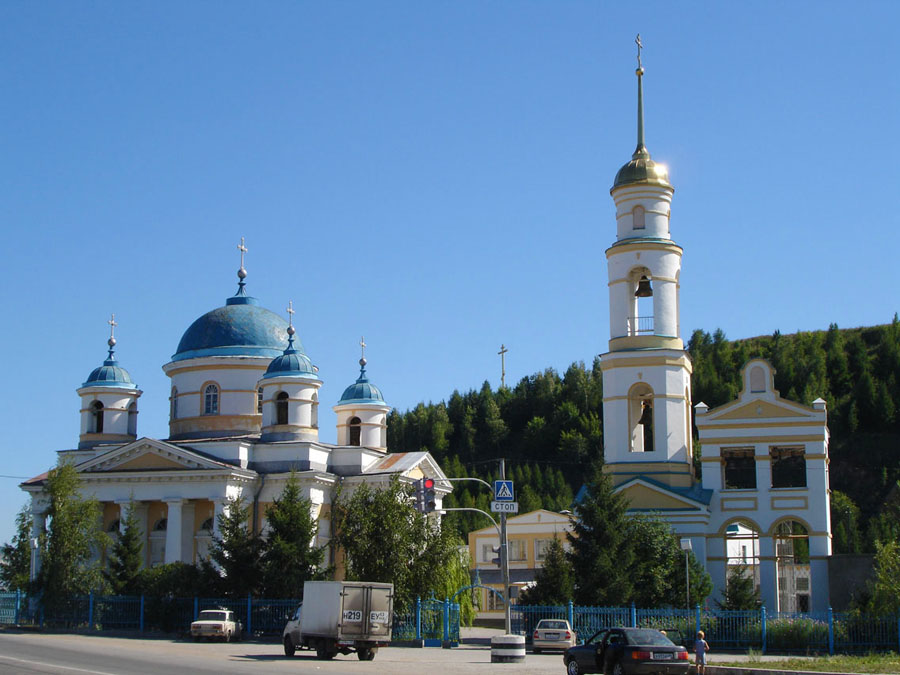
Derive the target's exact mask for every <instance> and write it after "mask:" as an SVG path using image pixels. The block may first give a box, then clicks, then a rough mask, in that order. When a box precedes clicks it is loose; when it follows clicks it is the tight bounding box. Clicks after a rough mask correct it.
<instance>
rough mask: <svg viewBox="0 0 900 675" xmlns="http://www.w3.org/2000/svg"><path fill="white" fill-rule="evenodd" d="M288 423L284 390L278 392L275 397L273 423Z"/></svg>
mask: <svg viewBox="0 0 900 675" xmlns="http://www.w3.org/2000/svg"><path fill="white" fill-rule="evenodd" d="M287 423H288V394H287V392H286V391H280V392H278V396H276V397H275V424H287Z"/></svg>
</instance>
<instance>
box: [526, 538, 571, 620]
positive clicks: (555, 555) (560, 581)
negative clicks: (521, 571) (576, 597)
mask: <svg viewBox="0 0 900 675" xmlns="http://www.w3.org/2000/svg"><path fill="white" fill-rule="evenodd" d="M574 590H575V578H574V575H573V572H572V563H571V562H570V561H569V559H568V558H567V557H566V551H565V549H564V548H563V545H562V542H561V541H560V540H559V538H558V537H554V538H553V540H552V541H551V542H550V545H549V546H548V547H547V551H546V553H545V556H544V564H543V566H542V567H541V568H540V569H539V570H538V571H537V572H536V573H535V575H534V586H532V587H531V588H529V589H527V590H526V591H524V592H523V593H522V594H520V595H519V602H518V604H520V605H564V604H566V603H567V602H569V601H570V600H571V599H572V597H573V593H574Z"/></svg>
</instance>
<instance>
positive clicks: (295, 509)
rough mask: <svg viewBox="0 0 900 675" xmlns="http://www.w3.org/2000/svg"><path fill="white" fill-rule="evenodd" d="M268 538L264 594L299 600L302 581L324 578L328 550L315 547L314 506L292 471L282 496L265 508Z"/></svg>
mask: <svg viewBox="0 0 900 675" xmlns="http://www.w3.org/2000/svg"><path fill="white" fill-rule="evenodd" d="M266 519H267V521H268V523H269V537H268V540H267V541H266V542H265V544H264V546H263V556H262V568H263V584H262V586H263V589H262V591H263V593H264V595H265V596H266V597H269V598H299V597H301V596H302V595H303V582H305V581H313V580H316V579H322V578H324V572H325V570H323V569H322V563H323V561H324V560H325V551H324V550H323V549H322V548H320V547H316V546H315V545H314V544H315V538H316V532H317V529H318V528H317V526H316V520H315V518H313V514H312V503H311V502H310V500H308V499H306V498H305V497H304V496H303V494H302V493H301V491H300V482H299V481H298V479H297V474H296V473H295V472H294V471H291V475H290V476H289V477H288V479H287V481H286V482H285V485H284V490H282V492H281V495H280V496H279V497H278V498H277V499H275V501H274V502H273V503H272V505H271V506H269V508H267V509H266Z"/></svg>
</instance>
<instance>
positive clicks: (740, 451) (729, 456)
mask: <svg viewBox="0 0 900 675" xmlns="http://www.w3.org/2000/svg"><path fill="white" fill-rule="evenodd" d="M722 470H723V472H724V479H725V489H726V490H755V489H756V460H755V459H754V458H753V448H723V449H722Z"/></svg>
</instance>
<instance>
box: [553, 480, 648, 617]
mask: <svg viewBox="0 0 900 675" xmlns="http://www.w3.org/2000/svg"><path fill="white" fill-rule="evenodd" d="M627 509H628V504H627V502H626V501H625V498H624V497H622V496H621V495H620V494H616V493H614V492H613V487H612V481H611V480H610V478H609V476H607V475H605V474H604V473H603V471H602V468H601V465H600V464H595V465H594V466H593V467H592V471H591V475H590V478H589V480H588V482H587V490H586V492H585V495H584V498H583V499H582V501H581V502H579V503H577V504H576V505H575V523H574V525H573V530H574V534H569V535H568V537H569V543H570V545H571V549H570V552H569V559H570V560H571V562H572V568H573V570H574V573H575V593H574V595H575V602H576V603H577V604H579V605H600V606H606V607H614V606H619V605H622V604H625V603H627V602H630V600H631V596H632V591H633V585H632V584H633V582H632V577H631V574H630V570H631V567H632V565H633V564H634V546H633V542H632V541H631V539H630V538H629V537H628V527H627V525H628V521H627V516H626V515H625V512H626V510H627Z"/></svg>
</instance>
